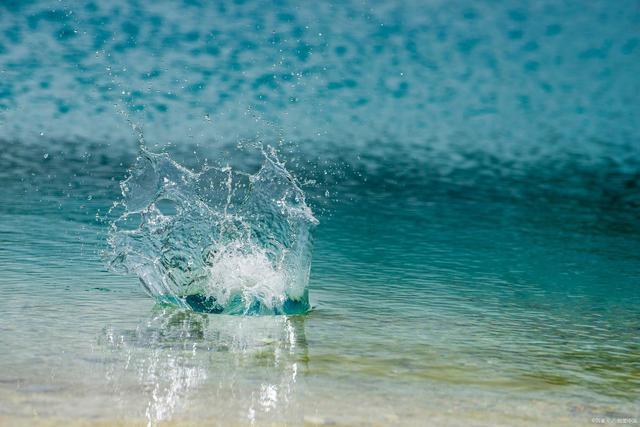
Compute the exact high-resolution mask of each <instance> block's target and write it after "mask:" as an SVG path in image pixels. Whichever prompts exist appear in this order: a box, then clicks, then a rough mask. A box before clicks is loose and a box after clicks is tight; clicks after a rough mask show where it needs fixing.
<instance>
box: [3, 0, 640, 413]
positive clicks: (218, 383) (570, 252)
mask: <svg viewBox="0 0 640 427" xmlns="http://www.w3.org/2000/svg"><path fill="white" fill-rule="evenodd" d="M639 44H640V3H638V2H637V1H618V2H605V1H592V2H586V3H585V2H577V1H564V2H545V1H539V2H516V1H506V2H494V1H479V2H473V3H469V2H462V1H447V2H444V1H400V2H394V3H391V2H382V1H366V2H364V1H345V2H315V3H314V4H310V3H305V2H302V3H300V2H284V1H283V2H280V1H278V2H273V1H221V2H215V3H213V2H211V3H210V2H200V1H183V2H168V1H166V2H165V1H160V2H153V3H151V2H140V1H126V2H125V1H112V2H101V3H99V2H74V1H5V2H2V4H0V183H1V184H2V185H1V186H0V268H1V269H2V275H1V276H0V312H1V313H2V317H1V319H2V322H0V349H1V350H2V351H0V422H1V421H6V422H7V423H9V425H13V424H20V423H23V424H26V425H31V424H34V423H42V424H47V423H52V424H55V423H60V424H63V423H64V424H70V423H74V422H76V423H82V422H84V421H86V420H90V421H96V422H98V421H104V422H107V423H109V422H115V421H116V420H117V421H119V422H122V423H123V424H128V423H131V424H139V423H146V424H149V425H155V424H157V423H159V422H162V421H171V420H173V421H175V422H176V423H185V424H188V423H192V424H200V423H202V422H208V423H212V424H213V423H220V424H224V425H234V424H238V425H244V424H247V423H250V422H254V423H257V424H259V425H262V424H268V423H274V424H290V425H300V424H303V423H307V424H322V423H331V422H333V423H337V424H348V425H371V424H374V425H378V424H379V425H393V424H401V425H407V424H409V425H423V424H451V425H468V424H469V423H476V424H491V425H500V424H502V425H514V424H518V425H527V424H529V425H540V424H572V425H573V424H576V423H585V424H586V423H590V422H591V419H592V418H593V417H605V418H611V419H613V418H634V417H635V418H638V417H640V410H639V403H640V401H639V399H638V396H640V339H639V337H640V313H639V311H638V307H639V306H640V305H639V304H640V289H639V288H638V286H639V279H640V252H639V249H640V224H639V222H638V214H639V213H640V193H639V189H640V169H639V168H640V157H639V155H640V137H639V135H640V126H639V125H638V117H639V114H640V101H639V99H640V98H639V95H640V79H638V77H637V76H638V75H640V57H639V54H640V46H639ZM132 123H133V124H135V125H136V126H139V127H140V129H142V132H143V133H144V137H145V140H146V142H147V145H148V146H149V147H151V148H153V149H154V150H156V151H166V152H168V153H170V155H171V157H172V158H174V159H175V160H177V161H179V162H181V163H182V164H185V165H187V166H189V167H193V168H199V167H201V166H202V165H203V164H204V163H205V162H207V163H211V164H215V163H220V164H226V163H227V162H228V163H229V164H233V165H238V166H240V167H243V168H245V169H251V168H255V167H257V166H258V165H259V161H260V156H259V153H258V152H256V150H253V149H251V148H250V147H251V145H252V144H253V143H254V142H256V141H258V142H262V143H265V144H271V145H273V146H275V147H276V148H277V149H278V151H279V153H280V156H281V157H282V158H283V159H286V160H287V167H288V168H289V169H290V170H291V172H292V173H293V174H294V175H295V176H296V177H297V178H298V180H299V181H300V182H301V183H303V184H304V191H305V192H306V193H307V200H308V202H309V204H310V205H311V207H312V208H313V210H314V212H315V214H316V216H317V217H318V219H319V220H320V225H319V226H318V227H317V229H316V233H315V249H314V257H313V261H312V269H311V282H310V298H311V303H312V305H313V306H314V310H313V311H312V312H311V313H310V314H308V315H306V316H293V317H255V318H238V317H228V316H214V315H203V314H196V313H190V312H184V311H180V310H177V309H171V308H167V307H157V306H154V303H153V301H152V300H151V299H150V298H148V297H147V296H145V295H144V293H143V292H142V290H141V288H140V286H139V285H138V283H137V279H136V278H135V277H129V276H118V275H115V274H113V273H112V272H109V271H107V269H106V267H105V265H104V262H103V260H102V258H101V251H103V250H104V249H105V248H106V243H105V236H106V227H107V225H106V224H105V223H104V221H102V220H101V218H103V216H104V215H105V213H106V211H107V210H108V209H109V207H110V206H111V204H112V203H113V201H114V200H117V199H118V198H119V197H120V189H119V185H118V183H119V181H120V180H121V179H123V178H124V177H125V176H126V173H127V168H128V167H129V166H131V165H132V164H133V163H134V161H135V157H136V154H137V149H138V135H137V134H136V132H135V131H134V130H132V127H131V124H132Z"/></svg>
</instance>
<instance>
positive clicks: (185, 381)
mask: <svg viewBox="0 0 640 427" xmlns="http://www.w3.org/2000/svg"><path fill="white" fill-rule="evenodd" d="M304 322H305V318H304V317H301V316H294V317H284V316H274V317H261V318H256V317H239V318H238V317H232V316H220V315H217V316H210V315H207V314H202V313H195V312H191V311H186V310H181V309H177V308H173V307H161V306H156V307H154V309H153V310H152V311H151V313H150V315H149V317H148V318H147V319H146V320H144V321H143V322H141V323H140V324H138V325H137V327H136V328H135V329H131V330H126V329H125V330H115V329H114V328H111V327H109V328H106V329H105V330H104V333H103V335H102V336H101V337H100V340H99V341H100V344H101V346H102V347H103V348H104V349H105V350H106V352H107V353H109V356H108V357H105V376H106V379H107V381H108V382H109V383H110V384H111V386H112V387H113V389H114V390H115V391H116V392H120V393H122V394H123V396H125V393H124V392H125V390H126V389H127V388H128V387H137V388H140V389H142V391H143V392H142V393H140V394H139V395H140V396H144V402H141V403H143V404H144V415H145V417H146V419H147V424H148V425H155V424H156V423H157V422H159V421H163V420H168V419H170V418H172V417H174V416H175V415H176V414H179V415H180V416H181V418H187V419H188V418H191V417H192V416H193V417H197V415H198V413H200V414H207V415H208V416H210V415H211V414H212V413H213V414H216V413H218V414H219V415H220V417H224V418H226V417H228V416H229V415H235V416H241V417H243V418H244V419H246V420H248V421H250V422H251V423H255V422H256V421H261V420H271V421H277V420H281V421H282V420H283V419H286V420H289V421H291V420H292V418H295V417H296V416H297V415H300V416H301V412H300V414H296V408H294V407H292V406H291V404H292V403H293V402H294V401H295V395H296V389H297V387H298V384H297V377H298V373H299V370H300V368H301V366H300V363H301V361H303V360H306V358H307V356H306V353H307V343H306V338H305V333H304ZM132 373H134V375H132ZM134 378H135V379H136V380H137V384H131V381H132V379H134ZM203 396H206V397H205V398H203ZM196 397H197V398H196ZM187 402H189V405H188V407H187V405H186V403H187ZM130 403H131V402H121V404H123V405H128V404H130ZM205 405H206V408H205V407H203V406H205ZM212 407H213V408H215V410H213V411H212ZM297 410H299V408H298V409H297ZM200 411H201V412H200Z"/></svg>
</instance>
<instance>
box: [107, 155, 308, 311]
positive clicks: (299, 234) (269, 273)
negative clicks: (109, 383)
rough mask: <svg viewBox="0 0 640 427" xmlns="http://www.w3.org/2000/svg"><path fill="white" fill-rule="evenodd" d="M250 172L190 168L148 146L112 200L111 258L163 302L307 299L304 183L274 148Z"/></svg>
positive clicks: (271, 306) (214, 305)
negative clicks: (117, 196)
mask: <svg viewBox="0 0 640 427" xmlns="http://www.w3.org/2000/svg"><path fill="white" fill-rule="evenodd" d="M262 153H263V156H264V162H263V164H262V167H261V168H260V169H259V171H258V172H257V173H255V174H249V173H245V172H242V171H237V170H234V169H232V168H231V167H229V166H226V167H212V166H205V167H204V168H203V169H202V170H201V171H199V172H194V171H191V170H189V169H187V168H185V167H183V166H181V165H180V164H178V163H176V162H174V161H173V160H171V158H170V157H169V156H168V155H167V154H156V153H152V152H149V151H147V150H146V149H144V148H141V150H140V155H139V156H138V158H137V160H136V163H135V165H134V166H133V168H132V169H131V171H130V175H129V177H128V178H127V179H125V180H124V181H123V182H122V183H121V190H122V199H121V200H120V201H119V202H116V204H115V205H114V208H113V209H112V212H111V215H112V218H113V219H112V221H111V227H110V231H109V236H108V242H109V245H110V247H111V250H110V252H109V254H108V258H109V259H108V262H109V264H110V266H111V267H112V268H113V269H115V270H117V271H124V272H127V273H133V274H136V275H137V276H138V278H139V279H140V282H141V283H142V285H143V287H144V289H145V290H146V291H147V292H148V293H149V294H150V295H151V296H153V297H154V298H156V299H157V300H158V301H160V302H164V303H170V304H176V305H179V306H182V307H186V308H191V309H193V310H196V311H204V312H210V313H228V314H295V313H303V312H306V311H307V310H308V309H309V302H308V289H307V283H308V280H309V270H310V264H311V249H312V235H311V232H312V229H313V227H314V226H315V225H316V224H317V223H318V221H317V220H316V218H315V217H314V216H313V213H312V212H311V209H310V208H309V207H308V206H307V204H306V203H305V196H304V193H303V191H302V190H301V189H300V187H299V186H298V185H297V183H296V180H295V179H294V177H293V176H292V175H291V174H290V173H289V172H288V171H287V170H286V168H285V166H284V164H283V163H281V162H280V161H279V160H278V157H277V156H276V153H275V151H274V150H273V149H268V150H262Z"/></svg>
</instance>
